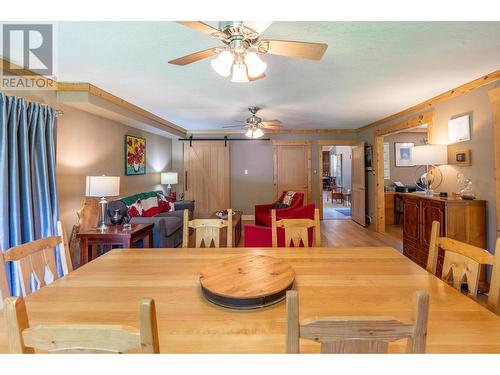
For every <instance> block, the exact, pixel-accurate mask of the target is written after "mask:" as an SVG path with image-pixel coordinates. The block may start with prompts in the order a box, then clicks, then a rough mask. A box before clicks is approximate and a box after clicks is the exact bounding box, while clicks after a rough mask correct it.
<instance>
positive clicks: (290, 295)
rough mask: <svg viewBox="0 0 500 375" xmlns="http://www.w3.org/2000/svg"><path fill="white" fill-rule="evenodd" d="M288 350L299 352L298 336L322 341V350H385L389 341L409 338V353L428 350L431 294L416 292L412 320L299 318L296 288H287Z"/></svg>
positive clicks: (365, 351) (387, 318) (326, 351)
mask: <svg viewBox="0 0 500 375" xmlns="http://www.w3.org/2000/svg"><path fill="white" fill-rule="evenodd" d="M286 298H287V305H286V309H287V342H286V351H287V353H299V351H300V348H299V347H300V344H299V339H300V338H303V339H308V340H312V341H315V342H318V343H320V344H321V349H320V350H321V353H386V352H387V348H388V343H389V342H393V341H397V340H401V339H407V340H408V341H407V349H406V351H407V353H425V342H426V336H427V319H428V310H429V297H428V294H427V293H426V292H417V293H416V301H415V304H414V308H413V309H414V313H413V317H412V320H413V322H412V323H403V322H400V321H397V320H395V319H394V318H390V317H324V318H320V319H316V320H308V321H305V322H303V323H302V324H300V322H299V302H298V294H297V292H296V291H294V290H292V291H288V292H287V296H286Z"/></svg>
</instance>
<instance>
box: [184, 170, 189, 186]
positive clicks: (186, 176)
mask: <svg viewBox="0 0 500 375" xmlns="http://www.w3.org/2000/svg"><path fill="white" fill-rule="evenodd" d="M187 189H188V173H187V171H186V172H184V190H187Z"/></svg>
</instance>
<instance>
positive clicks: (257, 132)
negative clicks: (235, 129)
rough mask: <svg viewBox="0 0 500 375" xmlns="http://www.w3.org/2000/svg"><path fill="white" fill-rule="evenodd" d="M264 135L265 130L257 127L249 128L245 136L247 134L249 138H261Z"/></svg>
mask: <svg viewBox="0 0 500 375" xmlns="http://www.w3.org/2000/svg"><path fill="white" fill-rule="evenodd" d="M263 135H264V132H263V131H262V129H261V128H256V129H248V130H247V131H246V132H245V136H247V137H248V138H252V139H255V138H260V137H262V136H263Z"/></svg>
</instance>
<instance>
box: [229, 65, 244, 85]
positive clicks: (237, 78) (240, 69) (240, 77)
mask: <svg viewBox="0 0 500 375" xmlns="http://www.w3.org/2000/svg"><path fill="white" fill-rule="evenodd" d="M231 82H236V83H244V82H248V75H247V67H246V66H245V65H244V64H234V65H233V76H232V77H231Z"/></svg>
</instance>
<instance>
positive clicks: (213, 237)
mask: <svg viewBox="0 0 500 375" xmlns="http://www.w3.org/2000/svg"><path fill="white" fill-rule="evenodd" d="M227 213H228V215H227V220H223V219H193V220H189V210H187V209H186V210H184V225H183V228H182V230H183V236H182V237H183V238H182V247H184V248H187V247H189V228H192V229H194V236H195V247H197V248H198V247H201V246H202V244H203V245H204V246H205V247H211V246H212V243H213V245H214V247H216V248H218V247H220V231H221V229H222V228H227V236H226V238H227V247H232V246H233V210H232V209H230V208H229V209H228V210H227Z"/></svg>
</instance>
